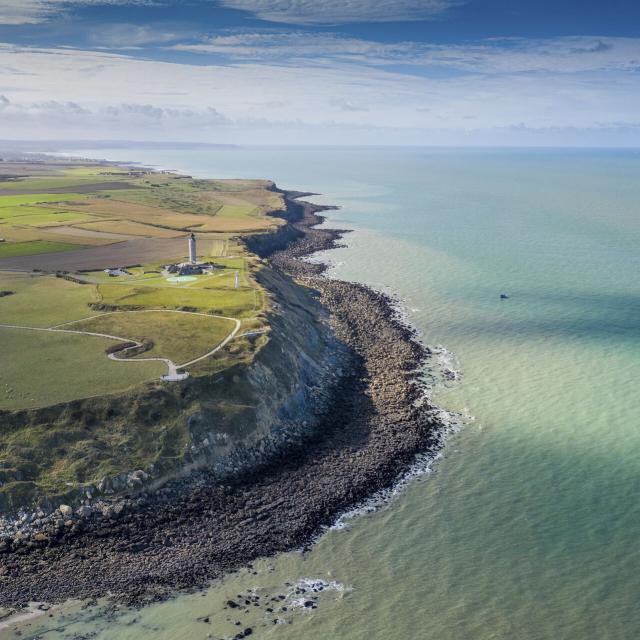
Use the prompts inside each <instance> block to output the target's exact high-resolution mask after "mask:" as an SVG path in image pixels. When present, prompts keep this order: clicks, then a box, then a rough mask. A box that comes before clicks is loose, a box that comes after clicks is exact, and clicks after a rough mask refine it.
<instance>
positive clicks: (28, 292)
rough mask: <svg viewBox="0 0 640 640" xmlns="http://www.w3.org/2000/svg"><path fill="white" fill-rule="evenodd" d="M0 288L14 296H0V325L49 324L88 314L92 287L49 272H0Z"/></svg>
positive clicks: (93, 300)
mask: <svg viewBox="0 0 640 640" xmlns="http://www.w3.org/2000/svg"><path fill="white" fill-rule="evenodd" d="M0 289H2V290H4V291H13V292H14V295H12V296H7V297H6V298H0V324H17V325H25V326H29V327H51V326H54V325H57V324H61V323H63V322H70V321H72V320H79V319H81V318H86V317H88V316H90V315H92V313H91V310H90V309H89V304H90V303H91V302H95V301H96V300H97V294H96V291H95V287H92V286H90V285H79V284H76V283H74V282H69V281H68V280H63V279H62V278H55V277H53V276H49V275H41V274H29V273H10V272H0Z"/></svg>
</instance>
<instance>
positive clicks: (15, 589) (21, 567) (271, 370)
mask: <svg viewBox="0 0 640 640" xmlns="http://www.w3.org/2000/svg"><path fill="white" fill-rule="evenodd" d="M268 190H269V191H271V192H272V193H274V194H278V195H279V196H281V197H282V202H283V204H284V206H283V207H279V208H274V209H273V210H271V211H268V212H266V215H267V216H269V217H272V218H274V219H275V220H277V223H276V224H272V225H268V224H266V223H265V227H268V229H265V231H262V232H256V233H252V234H249V235H242V234H239V235H242V240H241V242H242V245H243V247H244V250H246V252H247V254H248V255H249V256H251V260H253V261H255V265H256V266H255V267H254V268H253V269H252V277H253V278H254V279H255V282H256V284H257V286H258V287H259V288H260V289H261V290H264V291H265V292H267V295H268V299H269V304H268V305H267V306H265V307H264V311H263V313H264V327H259V328H258V329H257V331H261V330H262V329H264V330H265V332H264V333H256V334H255V335H256V336H259V338H260V340H261V342H260V343H259V344H256V345H255V348H254V349H253V350H252V351H251V357H245V358H238V359H237V360H236V361H231V362H228V361H227V362H226V363H225V365H224V366H220V367H217V368H214V370H211V371H207V372H205V373H204V374H203V375H195V376H193V377H191V378H190V379H188V380H183V381H179V382H175V383H171V385H169V383H154V384H153V385H149V386H147V387H146V388H145V391H144V393H135V394H134V393H132V392H129V393H128V395H127V394H125V395H124V397H123V396H117V397H118V398H119V402H118V403H115V404H116V405H117V406H118V411H120V412H123V414H124V415H125V416H126V417H127V420H129V421H131V422H129V424H130V425H131V428H134V426H135V425H133V424H132V422H133V421H135V420H138V421H142V422H143V423H144V424H148V425H154V424H155V423H157V422H166V421H167V415H168V414H170V415H171V416H172V420H174V421H175V422H176V423H178V422H180V423H181V424H182V423H184V425H185V426H184V428H185V430H186V433H187V436H186V437H187V439H188V446H187V447H186V448H185V450H184V451H183V453H182V456H181V462H180V465H179V466H175V465H171V464H168V463H167V462H166V461H165V460H155V462H154V464H153V465H151V466H150V467H149V468H147V469H136V470H131V471H130V472H129V473H124V474H120V475H119V476H115V477H112V478H111V479H109V480H108V481H107V483H106V484H105V486H103V487H96V486H94V485H91V487H92V488H93V489H95V491H91V490H90V491H89V494H90V496H89V497H87V496H86V495H80V494H78V493H77V492H75V493H74V492H70V493H69V499H68V500H67V502H69V503H71V502H73V504H64V505H59V506H55V503H54V502H52V501H51V500H49V501H47V500H44V501H43V502H42V504H41V506H40V507H38V509H40V511H39V512H36V513H33V514H31V515H29V514H28V515H27V518H26V519H25V521H24V522H23V523H16V522H15V520H13V521H11V520H6V521H5V528H4V532H3V536H2V538H1V539H0V606H2V607H6V608H17V607H21V606H24V605H25V604H26V603H27V602H30V601H38V602H48V603H55V602H61V601H64V600H67V599H70V598H96V597H101V596H106V595H109V596H110V597H112V598H115V599H118V600H120V601H123V602H125V603H127V604H133V605H140V604H144V603H147V602H151V601H154V600H158V599H162V598H166V597H169V596H170V595H171V594H172V593H174V592H175V591H176V590H181V589H188V588H192V587H203V586H206V585H207V584H208V583H209V582H210V581H211V580H212V579H215V578H217V577H220V576H221V575H223V574H224V573H225V572H227V571H232V570H235V569H237V568H240V567H242V566H245V565H247V564H248V563H250V562H251V561H253V560H255V559H256V558H259V557H264V556H269V555H273V554H276V553H280V552H284V551H288V550H292V549H299V548H304V547H305V546H307V545H309V544H311V542H312V541H313V539H314V538H315V537H316V536H317V535H319V534H320V533H321V532H322V531H323V529H324V528H325V527H327V526H329V525H331V524H332V523H333V522H335V520H336V518H337V517H338V516H339V515H340V514H341V513H343V512H345V511H347V510H348V509H350V508H353V507H354V506H355V505H357V504H358V503H360V502H361V501H363V500H366V499H367V498H368V497H370V496H371V495H372V494H374V493H376V492H378V491H380V490H384V489H386V488H389V487H390V486H392V485H393V484H394V483H395V482H396V481H397V480H398V479H399V478H400V477H402V475H403V474H404V473H406V472H407V471H408V470H409V469H410V467H411V465H412V464H413V463H414V461H415V458H416V455H417V454H427V455H432V456H435V455H436V454H437V452H438V450H439V448H440V447H441V444H442V437H443V433H444V430H445V425H444V424H443V423H442V420H441V418H440V414H439V412H438V411H437V409H436V408H434V407H432V406H431V405H430V404H429V401H428V399H427V394H426V383H425V382H424V378H423V372H424V368H425V366H426V364H427V362H428V358H429V351H428V350H427V348H426V347H425V346H424V345H422V344H421V343H420V342H419V341H418V340H417V338H416V335H415V333H414V331H413V330H412V329H411V328H410V327H409V326H407V325H406V323H405V322H403V320H402V319H401V318H400V317H399V315H398V313H397V312H396V310H395V307H394V304H393V301H392V300H390V299H389V298H388V297H387V296H386V295H384V294H382V293H380V292H377V291H373V290H371V289H370V288H368V287H366V286H363V285H359V284H354V283H349V282H343V281H339V280H334V279H330V278H327V277H325V275H324V272H325V270H326V266H325V265H323V264H318V263H311V262H309V261H307V260H306V258H307V257H308V256H309V255H311V254H313V253H315V252H317V251H320V250H325V249H330V248H332V247H334V246H335V245H336V243H337V242H338V241H339V239H340V238H341V236H342V235H343V232H341V231H339V230H328V229H325V228H323V227H319V225H320V223H322V222H323V220H324V218H323V216H322V215H321V213H322V211H323V210H324V209H326V208H325V207H321V206H318V205H315V204H312V203H309V202H305V201H303V200H302V199H301V198H303V197H304V196H307V195H311V194H302V193H293V192H281V191H280V190H278V189H277V188H276V187H275V185H268ZM261 224H262V223H261ZM239 241H240V240H239ZM258 265H259V266H258ZM0 267H1V265H0ZM266 327H268V329H267V328H266ZM248 333H250V332H248ZM249 339H251V338H248V340H249ZM229 405H233V411H229ZM70 406H71V407H72V410H70V409H69V407H70ZM113 407H114V402H113V397H106V398H100V399H95V398H92V399H78V400H74V401H73V402H71V403H70V404H69V403H66V404H63V405H57V408H56V407H53V408H52V407H46V408H37V409H35V411H36V414H37V415H38V416H39V418H38V419H44V414H42V413H40V414H38V413H37V412H38V411H40V412H45V413H46V414H47V420H49V422H51V423H56V421H60V420H63V421H64V420H66V419H68V418H69V415H70V411H71V414H72V415H73V416H75V418H73V419H75V420H80V421H84V422H85V423H88V424H89V425H91V424H92V423H93V422H100V421H102V420H104V419H108V416H109V411H110V410H113ZM223 409H224V410H223ZM27 416H28V419H27ZM87 416H89V418H87ZM4 417H5V419H7V420H9V419H10V420H11V421H12V422H11V424H12V425H13V426H12V428H13V429H16V430H19V429H20V428H21V427H24V426H29V425H33V423H34V421H37V420H36V418H34V414H33V413H28V414H26V413H25V412H24V411H13V412H7V413H5V414H4ZM29 420H30V421H31V422H29ZM151 428H153V426H151ZM85 488H86V485H83V490H84V489H85ZM47 507H48V508H47ZM23 512H24V511H23ZM33 516H36V517H33Z"/></svg>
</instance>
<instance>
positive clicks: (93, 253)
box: [0, 238, 187, 271]
mask: <svg viewBox="0 0 640 640" xmlns="http://www.w3.org/2000/svg"><path fill="white" fill-rule="evenodd" d="M186 250H187V243H186V242H185V239H184V238H136V239H135V240H127V241H125V242H118V243H115V244H109V245H102V246H98V247H91V248H90V249H78V250H77V251H65V252H64V253H43V254H40V255H32V256H19V257H14V258H2V259H0V269H18V270H23V271H31V270H33V269H42V270H44V271H77V270H79V269H106V268H107V267H113V266H127V265H133V264H144V263H149V262H165V261H166V262H170V261H176V260H183V259H184V258H185V254H186Z"/></svg>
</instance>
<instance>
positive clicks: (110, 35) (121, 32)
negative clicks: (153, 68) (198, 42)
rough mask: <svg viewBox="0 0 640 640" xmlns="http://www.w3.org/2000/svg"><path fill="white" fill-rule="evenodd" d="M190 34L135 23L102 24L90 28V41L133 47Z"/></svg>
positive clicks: (172, 40)
mask: <svg viewBox="0 0 640 640" xmlns="http://www.w3.org/2000/svg"><path fill="white" fill-rule="evenodd" d="M190 35H191V34H189V33H187V32H182V31H178V30H170V31H169V30H160V29H156V28H154V27H150V26H146V25H137V24H104V25H100V26H97V27H95V28H93V29H92V30H91V33H90V34H89V37H90V40H91V42H94V43H96V44H99V45H102V46H104V47H110V48H133V47H140V46H143V45H149V44H167V43H169V42H175V41H177V40H180V39H184V38H185V37H189V36H190Z"/></svg>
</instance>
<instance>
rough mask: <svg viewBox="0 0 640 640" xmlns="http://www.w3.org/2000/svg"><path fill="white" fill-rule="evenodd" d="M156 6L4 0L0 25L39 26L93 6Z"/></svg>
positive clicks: (139, 0)
mask: <svg viewBox="0 0 640 640" xmlns="http://www.w3.org/2000/svg"><path fill="white" fill-rule="evenodd" d="M118 4H120V5H123V4H124V5H126V4H143V5H151V4H154V0H2V1H1V2H0V24H13V25H17V24H38V23H40V22H45V21H46V20H48V19H49V18H51V17H52V16H54V15H56V14H58V13H59V12H60V11H65V10H67V9H71V8H73V7H82V6H91V5H118Z"/></svg>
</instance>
